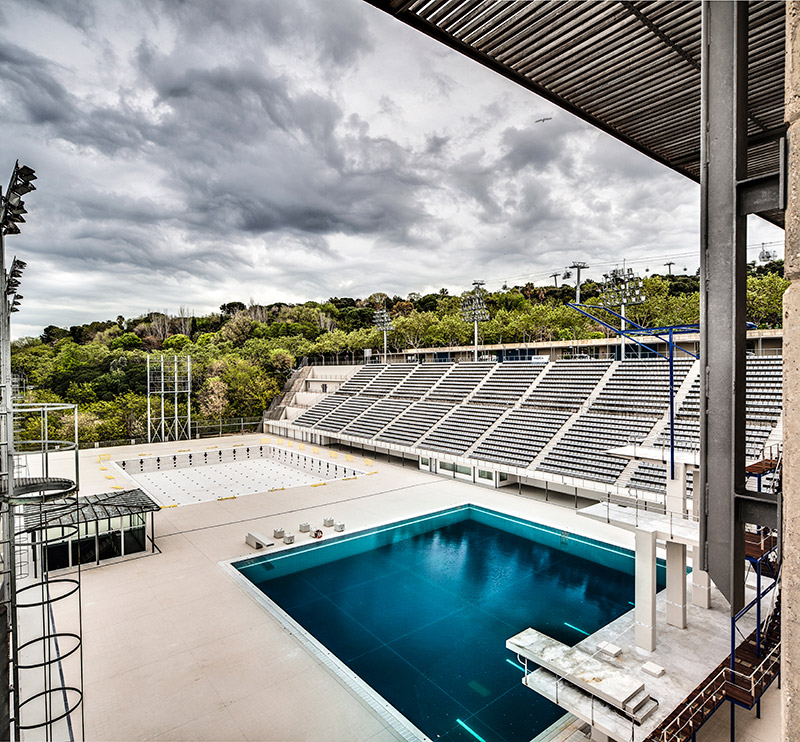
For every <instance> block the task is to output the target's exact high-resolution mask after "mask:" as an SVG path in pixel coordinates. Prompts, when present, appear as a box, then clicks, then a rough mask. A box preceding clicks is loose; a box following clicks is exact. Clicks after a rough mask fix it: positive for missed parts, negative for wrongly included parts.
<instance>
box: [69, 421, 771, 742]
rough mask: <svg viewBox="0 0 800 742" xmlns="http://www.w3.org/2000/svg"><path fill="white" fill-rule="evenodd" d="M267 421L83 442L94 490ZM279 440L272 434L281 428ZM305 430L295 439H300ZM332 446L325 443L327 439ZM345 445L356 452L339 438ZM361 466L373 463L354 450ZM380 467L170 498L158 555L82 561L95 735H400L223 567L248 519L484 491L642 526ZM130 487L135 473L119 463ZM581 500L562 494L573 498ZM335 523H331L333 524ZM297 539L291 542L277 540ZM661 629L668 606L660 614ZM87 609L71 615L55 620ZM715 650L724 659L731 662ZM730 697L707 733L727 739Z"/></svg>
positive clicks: (570, 514)
mask: <svg viewBox="0 0 800 742" xmlns="http://www.w3.org/2000/svg"><path fill="white" fill-rule="evenodd" d="M264 439H265V436H259V435H255V436H243V437H237V438H236V439H231V438H225V439H221V440H211V441H209V440H204V441H197V442H186V441H182V442H180V443H171V444H151V445H149V446H138V447H136V448H135V449H130V448H124V449H115V450H110V449H109V450H97V449H94V450H92V449H90V450H88V451H82V452H81V492H82V493H83V494H91V493H94V492H102V491H108V489H109V482H110V481H111V480H108V479H106V476H107V473H108V469H106V470H105V471H103V470H102V469H101V465H102V462H103V461H107V460H105V459H100V461H98V456H104V455H106V454H109V453H110V454H112V456H111V460H114V459H116V458H119V457H120V455H119V454H120V452H123V453H124V454H127V455H130V453H131V451H133V452H135V453H139V452H154V453H155V452H158V453H159V454H161V455H163V454H167V453H172V452H175V451H177V450H179V449H186V448H194V447H196V448H197V449H198V450H204V449H206V448H207V447H208V446H212V445H215V444H216V445H220V446H228V445H231V442H232V440H235V442H236V443H245V444H247V443H256V444H257V443H258V442H259V441H262V440H264ZM272 442H273V443H274V442H275V438H274V437H272ZM294 445H295V446H296V445H297V444H296V443H295V444H294ZM322 454H323V455H327V452H326V449H322ZM338 456H339V457H341V458H344V456H345V454H343V453H342V452H339V454H338ZM354 464H355V465H356V466H359V465H362V466H363V465H364V460H363V458H361V457H358V456H356V457H354ZM368 471H370V472H375V473H370V474H369V475H365V476H362V477H358V478H357V479H353V480H347V481H342V480H338V481H329V482H328V483H327V484H326V485H325V486H317V487H311V486H302V487H296V488H293V489H287V490H284V491H277V492H265V493H261V494H253V495H246V496H242V497H237V498H236V499H228V500H220V501H212V502H204V503H198V504H195V505H186V506H181V507H175V508H169V509H165V510H162V511H160V512H159V513H157V514H156V516H155V533H156V542H157V544H158V546H159V548H160V549H161V550H162V553H161V554H154V555H151V554H148V555H147V556H141V557H136V558H128V559H127V560H123V561H118V562H114V563H108V564H105V565H103V566H100V567H93V568H89V569H84V570H83V571H82V575H81V580H82V595H83V639H84V697H85V720H86V721H85V736H86V739H90V740H95V739H97V740H111V739H125V740H134V739H136V740H138V739H175V740H178V739H186V740H189V739H191V740H276V741H277V740H281V741H283V740H323V739H324V740H330V741H331V742H335V741H337V740H341V741H342V742H354V741H357V742H360V741H362V740H363V741H364V742H367V741H368V740H370V741H371V740H394V739H399V738H400V737H398V736H397V733H396V732H394V731H393V730H392V729H391V728H390V727H389V726H388V725H387V723H386V722H385V721H384V720H382V719H381V718H380V717H379V716H378V715H377V714H375V713H374V712H373V711H372V710H371V709H369V708H368V707H367V706H366V705H365V704H364V703H363V702H362V701H361V700H359V698H358V697H357V696H356V695H354V694H353V693H351V692H350V691H349V690H348V689H347V688H346V687H345V686H344V685H343V684H342V682H341V681H340V680H339V679H338V678H337V677H335V676H334V675H333V674H332V673H331V672H330V671H329V670H328V669H327V668H326V667H325V666H324V665H323V663H321V662H320V661H318V659H317V658H315V657H314V656H313V655H312V654H311V653H309V652H308V651H307V650H306V649H305V648H304V647H303V646H302V644H301V643H300V642H299V641H298V640H297V639H296V638H295V637H294V636H292V635H291V634H290V633H289V632H287V630H286V629H285V628H283V627H282V626H281V625H280V624H279V623H278V622H277V621H276V620H275V619H274V618H273V617H272V616H270V615H269V614H268V613H267V612H266V611H265V610H264V609H263V608H262V607H261V606H260V605H258V603H257V602H256V601H255V600H253V599H252V598H251V597H250V596H249V595H248V594H247V593H246V592H245V591H243V590H241V589H240V588H239V587H238V586H237V585H236V584H235V583H234V582H233V580H232V579H231V578H230V577H229V576H228V575H227V574H226V572H225V569H224V568H223V565H222V564H221V563H222V562H225V561H227V560H230V559H235V558H237V557H247V556H253V555H255V554H258V553H263V552H256V551H255V550H253V549H251V548H249V547H248V546H246V545H245V543H244V536H245V533H246V532H247V531H250V530H252V531H258V532H261V533H263V534H265V535H267V536H269V535H271V534H272V530H273V529H274V528H276V527H283V528H285V529H286V530H287V532H292V533H295V534H296V536H297V543H298V544H300V543H305V541H306V539H307V537H306V535H305V534H302V535H301V534H299V533H298V525H299V523H300V522H302V521H309V522H311V524H312V527H313V526H314V525H315V524H321V522H322V518H323V517H326V516H332V517H334V518H336V519H337V520H340V521H344V523H345V524H346V529H347V532H352V531H356V530H360V529H362V528H367V527H371V526H375V525H379V524H382V523H387V522H392V521H395V520H400V519H402V518H407V517H410V516H413V515H415V514H418V513H423V512H430V511H433V510H438V509H443V508H447V507H452V506H454V505H460V504H465V503H473V504H476V505H482V506H485V507H487V508H491V509H494V510H500V511H503V512H506V513H509V514H512V515H516V516H519V517H522V518H526V519H529V520H534V521H536V522H539V523H542V524H545V525H550V526H554V527H557V528H560V529H563V530H566V531H570V532H572V533H576V534H580V535H583V536H586V537H589V538H594V539H600V540H602V541H605V542H607V543H611V544H615V545H618V546H621V547H625V548H628V549H632V548H633V546H634V543H633V534H632V533H631V532H628V531H624V530H622V529H619V528H617V527H614V526H613V525H608V524H605V523H601V522H597V521H593V520H590V519H588V518H585V517H583V516H580V515H578V514H577V513H576V512H575V511H574V510H573V509H572V508H571V507H563V506H560V505H558V504H554V503H553V502H551V503H545V502H544V501H543V500H542V499H539V498H538V497H536V496H534V497H529V496H519V495H518V494H517V493H516V490H515V489H512V490H510V491H504V490H502V489H501V490H493V489H488V488H484V487H480V486H476V485H470V484H467V483H463V482H460V481H454V480H450V479H447V478H442V477H440V476H436V475H431V474H428V473H426V472H421V471H418V470H417V469H416V468H412V467H411V466H407V467H401V466H398V465H395V464H388V463H386V462H385V461H382V460H380V459H376V460H374V466H372V467H371V468H368ZM114 476H115V480H113V482H112V484H116V485H117V486H122V487H125V488H127V487H129V486H135V485H134V484H132V483H130V482H129V481H127V478H126V477H125V475H123V474H121V473H119V472H114ZM571 502H572V498H569V497H565V498H564V504H568V503H571ZM326 533H327V530H326ZM283 548H289V547H284V546H283V544H281V543H278V544H276V545H275V546H274V547H271V548H270V551H278V550H281V549H283ZM658 618H659V629H662V628H663V625H664V621H665V619H664V616H663V614H662V613H661V612H659V615H658ZM71 619H74V617H70V616H66V615H59V616H57V620H58V621H62V620H64V621H67V620H71ZM720 659H722V658H718V659H717V660H716V661H717V662H718V661H720ZM779 713H780V692H779V691H777V689H776V688H773V689H771V690H770V691H769V692H768V693H767V695H766V696H765V699H764V702H763V704H762V717H763V718H762V719H761V720H756V719H755V711H753V712H747V711H745V710H743V709H738V710H737V731H738V735H739V736H738V737H737V738H738V739H740V740H745V741H747V742H752V740H758V741H759V742H768V741H769V740H774V739H775V738H776V737H777V735H778V729H779ZM728 719H729V711H728V709H726V708H724V709H721V710H720V711H718V712H717V714H716V715H715V716H714V717H713V718H712V720H711V721H710V722H709V723H708V724H707V725H706V726H705V727H704V728H703V729H702V730H701V731H700V733H699V734H698V735H697V738H698V740H701V742H706V741H707V742H716V741H717V740H723V739H725V740H727V739H728V738H729V737H728V732H727V729H728V727H727V724H728Z"/></svg>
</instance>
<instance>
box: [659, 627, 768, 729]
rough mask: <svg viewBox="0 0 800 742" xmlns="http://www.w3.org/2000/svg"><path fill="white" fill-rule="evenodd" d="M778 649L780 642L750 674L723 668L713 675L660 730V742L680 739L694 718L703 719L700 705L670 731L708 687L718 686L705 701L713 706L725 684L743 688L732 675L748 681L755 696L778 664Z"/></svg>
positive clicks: (722, 696) (721, 698) (723, 692)
mask: <svg viewBox="0 0 800 742" xmlns="http://www.w3.org/2000/svg"><path fill="white" fill-rule="evenodd" d="M780 648H781V642H778V643H777V644H776V645H775V646H774V647H773V648H772V649H771V650H770V652H769V653H768V654H767V655H766V656H765V657H764V659H763V661H762V662H760V663H759V664H758V666H757V667H755V668H753V671H752V672H751V673H749V674H744V673H740V672H738V671H736V670H731V668H730V667H723V668H722V669H721V670H720V671H719V672H718V673H717V674H716V675H714V677H713V678H711V680H709V681H708V682H707V683H706V684H705V685H704V686H703V687H702V688H701V689H700V690H698V691H697V693H695V695H694V696H692V698H691V699H690V700H688V701H687V702H686V703H685V704H684V706H683V709H681V711H680V713H679V714H678V716H677V717H676V718H675V719H674V720H673V721H672V722H670V724H668V725H667V727H666V728H665V729H662V730H661V735H660V737H661V742H673V740H676V739H681V737H680V735H681V734H682V733H683V731H684V729H685V728H686V727H687V726H690V725H693V724H694V721H695V718H696V717H697V716H698V715H700V714H702V715H703V717H705V712H704V711H703V706H704V704H702V703H700V705H699V708H697V709H695V710H694V711H692V712H691V715H690V716H689V718H688V719H687V720H686V721H684V722H683V723H681V724H680V725H679V726H677V727H676V728H675V729H674V730H673V731H670V727H672V726H673V725H675V724H676V723H678V722H680V720H681V715H682V714H683V712H684V710H686V709H691V707H692V705H693V704H695V703H699V702H700V699H701V697H702V696H703V695H704V694H705V692H706V691H707V690H708V689H709V688H710V687H712V686H714V685H715V684H718V685H719V688H718V690H715V691H713V692H712V694H711V695H710V696H709V698H708V699H706V700H713V701H714V702H715V703H714V705H715V706H716V700H717V698H716V696H717V695H718V694H719V695H720V699H719V700H724V698H725V695H726V694H725V683H731V684H732V685H735V686H736V687H737V688H742V687H744V686H743V685H740V684H738V683H734V682H733V681H732V680H731V677H732V676H733V675H738V676H740V677H742V678H744V679H745V680H746V681H749V685H750V694H751V695H752V696H755V688H756V685H757V684H758V683H759V682H761V681H762V680H763V679H764V677H765V676H766V674H767V672H768V670H771V669H772V667H773V666H774V665H775V663H776V662H778V663H779V662H780ZM767 663H769V665H770V666H769V668H768V669H767V670H764V671H763V672H762V668H764V666H765V665H766V664H767ZM757 674H758V678H757V679H756V675H757Z"/></svg>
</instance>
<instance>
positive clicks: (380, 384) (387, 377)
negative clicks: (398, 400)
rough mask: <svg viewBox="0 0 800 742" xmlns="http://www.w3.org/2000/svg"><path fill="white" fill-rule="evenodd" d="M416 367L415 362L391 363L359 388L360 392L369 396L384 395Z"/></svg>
mask: <svg viewBox="0 0 800 742" xmlns="http://www.w3.org/2000/svg"><path fill="white" fill-rule="evenodd" d="M415 368H417V365H416V364H415V363H392V364H390V365H389V366H386V367H385V368H384V370H383V371H382V372H381V373H380V374H378V375H377V376H375V377H373V378H372V380H371V381H370V382H369V383H368V384H367V385H366V386H365V387H364V388H363V389H362V390H361V393H362V394H367V395H369V396H370V397H386V396H388V395H389V394H391V392H393V391H394V389H395V387H397V385H398V384H399V383H400V382H401V381H403V380H404V379H405V378H406V377H407V376H408V375H409V374H410V373H412V372H413V371H414V369H415Z"/></svg>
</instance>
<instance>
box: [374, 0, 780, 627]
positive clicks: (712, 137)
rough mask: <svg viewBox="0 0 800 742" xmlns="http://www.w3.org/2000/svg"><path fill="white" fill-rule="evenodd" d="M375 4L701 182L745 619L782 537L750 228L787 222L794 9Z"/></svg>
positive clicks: (765, 5) (708, 546)
mask: <svg viewBox="0 0 800 742" xmlns="http://www.w3.org/2000/svg"><path fill="white" fill-rule="evenodd" d="M367 2H369V3H371V4H372V5H374V6H376V7H378V8H380V9H382V10H384V11H386V12H388V13H390V14H392V15H394V16H396V17H397V18H399V19H400V20H402V21H404V22H405V23H407V24H409V25H411V26H413V27H414V28H416V29H418V30H420V31H423V32H424V33H426V34H428V35H429V36H432V37H433V38H435V39H438V40H439V41H441V42H443V43H445V44H447V45H448V46H450V47H452V48H453V49H456V50H457V51H459V52H461V53H463V54H466V55H467V56H469V57H471V58H472V59H475V60H477V61H479V62H480V63H482V64H484V65H486V66H487V67H489V68H490V69H493V70H495V71H496V72H499V73H500V74H502V75H503V76H504V77H507V78H508V79H510V80H513V81H514V82H517V83H519V84H520V85H522V86H524V87H525V88H527V89H529V90H531V91H533V92H535V93H537V94H539V95H541V96H542V97H544V98H546V99H547V100H549V101H552V102H553V103H555V104H557V105H559V106H561V107H562V108H564V109H566V110H568V111H570V112H572V113H574V114H575V115H577V116H579V117H580V118H582V119H584V120H585V121H588V122H589V123H591V124H593V125H594V126H596V127H597V128H599V129H602V130H603V131H605V132H607V133H609V134H611V135H612V136H614V137H616V138H618V139H620V140H621V141H623V142H625V143H627V144H629V145H630V146H632V147H634V148H635V149H637V150H639V151H640V152H643V153H645V154H646V155H648V156H650V157H652V158H653V159H655V160H658V161H659V162H661V163H663V164H665V165H667V166H668V167H671V168H672V169H674V170H676V171H677V172H680V173H683V174H684V175H686V176H688V177H690V178H692V179H693V180H696V181H698V180H699V181H700V200H701V219H700V227H701V229H700V232H701V244H700V275H701V306H702V307H703V309H702V327H701V357H700V363H701V367H702V368H701V393H700V406H701V418H700V423H701V425H700V439H701V441H700V452H701V455H700V459H701V460H700V488H699V489H700V498H701V506H702V507H701V513H700V541H701V544H702V547H703V548H702V550H701V554H700V557H701V568H702V569H704V570H707V571H708V572H709V574H710V576H711V578H712V579H713V580H714V582H715V583H716V584H717V586H718V587H719V588H720V590H721V591H722V593H723V595H724V596H725V597H726V598H727V599H728V600H729V602H730V604H731V614H732V615H736V613H737V611H738V610H739V609H740V608H741V607H742V606H743V604H744V557H745V551H744V524H745V523H757V524H761V525H766V526H768V527H771V528H778V529H780V518H779V515H780V511H781V493H777V494H775V495H774V496H772V497H768V498H764V497H759V498H754V497H753V496H752V493H749V492H748V491H747V489H746V486H745V472H744V468H745V467H744V465H745V455H744V450H745V449H744V443H745V425H746V421H745V391H744V390H745V350H746V324H745V297H746V288H747V286H746V266H747V241H746V240H747V222H746V219H745V217H746V215H748V214H758V215H760V216H762V217H764V218H765V219H768V220H770V221H772V222H774V223H775V224H778V225H780V226H783V224H784V210H785V208H786V168H787V165H786V158H787V150H788V147H787V146H786V136H785V135H786V128H785V125H784V106H785V104H784V79H785V70H784V65H785V21H786V16H785V14H786V6H785V4H784V3H783V2H770V1H769V0H766V1H765V0H749V1H748V2H735V1H734V0H727V1H726V2H723V1H722V0H718V1H710V0H702V1H700V0H691V1H688V2H667V1H666V0H653V1H652V2H649V1H645V0H636V1H633V2H628V1H625V0H613V1H609V2H568V1H564V0H532V1H531V2H512V1H507V0H367ZM712 321H713V324H714V330H713V332H712V331H711V330H710V324H711V322H712ZM644 618H646V617H644ZM638 620H639V618H638V616H637V621H638Z"/></svg>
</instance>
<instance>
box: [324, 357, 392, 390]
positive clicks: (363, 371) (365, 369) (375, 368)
mask: <svg viewBox="0 0 800 742" xmlns="http://www.w3.org/2000/svg"><path fill="white" fill-rule="evenodd" d="M385 368H386V365H385V364H383V363H370V364H368V365H366V366H362V367H361V368H360V369H359V370H358V371H356V373H355V374H353V375H352V376H351V377H350V378H349V379H348V380H347V381H345V382H344V384H342V385H341V386H340V387H339V388H338V389H337V392H336V393H337V394H358V392H360V391H361V390H362V389H363V388H364V387H365V386H366V385H367V384H369V382H370V381H372V380H373V379H374V378H375V377H376V376H377V375H378V374H379V373H380V372H381V371H383V370H384V369H385Z"/></svg>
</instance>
